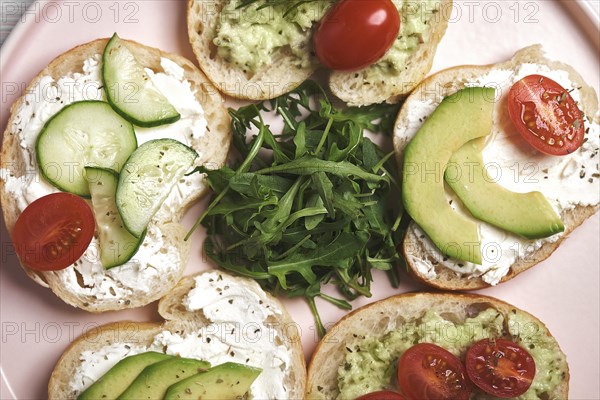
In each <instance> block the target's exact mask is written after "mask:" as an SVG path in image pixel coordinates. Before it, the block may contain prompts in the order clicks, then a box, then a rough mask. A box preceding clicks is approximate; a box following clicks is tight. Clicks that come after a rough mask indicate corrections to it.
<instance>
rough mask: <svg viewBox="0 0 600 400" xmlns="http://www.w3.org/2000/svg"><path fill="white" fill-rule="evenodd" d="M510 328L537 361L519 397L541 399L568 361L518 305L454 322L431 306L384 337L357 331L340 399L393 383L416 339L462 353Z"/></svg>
mask: <svg viewBox="0 0 600 400" xmlns="http://www.w3.org/2000/svg"><path fill="white" fill-rule="evenodd" d="M505 325H507V326H508V332H506V329H505ZM507 334H510V335H511V336H512V338H513V340H514V341H515V342H517V343H519V345H520V346H522V347H523V348H525V349H526V350H527V351H529V354H531V356H532V357H533V358H534V360H535V364H536V371H537V372H536V375H535V378H534V380H533V383H532V385H531V387H530V388H529V390H528V391H527V392H526V393H524V394H523V395H522V396H520V397H518V398H519V399H539V398H540V395H542V394H543V393H544V392H551V391H552V390H553V389H554V388H555V387H556V386H557V385H558V384H559V383H560V382H561V381H562V380H563V379H564V378H565V375H566V371H563V370H562V369H561V366H562V365H566V364H565V360H564V359H563V356H562V354H561V353H556V352H554V351H553V350H552V349H556V347H557V345H556V342H555V341H554V339H553V338H552V337H551V336H549V335H548V332H547V331H546V329H545V328H544V327H543V326H540V325H538V324H537V323H535V322H533V321H532V320H531V319H530V318H528V317H527V316H526V315H524V314H522V313H520V312H518V311H515V312H514V313H512V314H511V315H510V316H509V317H508V321H505V317H504V315H503V314H501V313H500V312H498V311H497V310H495V309H493V308H488V309H487V310H485V311H482V312H480V313H479V314H478V315H477V316H475V317H473V318H468V319H466V320H465V321H464V323H456V322H452V321H450V320H448V319H445V318H443V317H442V316H441V315H440V314H438V313H436V312H435V311H431V310H429V311H427V312H426V313H425V314H424V315H423V317H422V318H420V319H419V320H418V321H413V322H412V323H411V322H407V323H405V324H403V325H402V326H401V327H400V328H398V329H396V330H393V331H390V332H388V333H386V334H385V335H384V336H382V337H372V336H366V337H363V336H361V337H357V338H356V340H355V341H354V342H353V343H348V344H347V347H346V350H347V352H346V359H345V362H344V363H343V364H342V365H341V366H340V367H339V369H338V388H339V391H340V394H339V396H338V399H349V400H351V399H356V398H357V397H359V396H361V395H363V394H366V393H370V392H374V391H377V390H381V389H385V388H390V387H393V384H392V382H393V380H395V378H393V377H394V376H395V374H396V364H397V362H398V359H399V358H400V356H401V355H402V353H403V352H404V351H406V350H407V349H408V348H410V347H411V346H412V345H414V344H417V343H422V342H428V343H435V344H437V345H439V346H441V347H443V348H445V349H446V350H448V351H450V352H451V353H453V354H454V355H456V356H458V357H459V358H461V356H463V355H464V353H465V352H466V350H467V348H468V347H469V346H470V345H471V344H473V343H474V342H476V341H478V340H481V339H485V338H488V337H500V336H506V335H507ZM542 398H543V397H542Z"/></svg>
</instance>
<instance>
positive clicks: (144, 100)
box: [102, 33, 181, 127]
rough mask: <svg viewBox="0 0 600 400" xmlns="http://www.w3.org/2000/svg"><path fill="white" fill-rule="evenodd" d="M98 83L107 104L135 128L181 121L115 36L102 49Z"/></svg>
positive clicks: (173, 108) (133, 57)
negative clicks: (101, 81)
mask: <svg viewBox="0 0 600 400" xmlns="http://www.w3.org/2000/svg"><path fill="white" fill-rule="evenodd" d="M102 79H103V80H104V85H105V88H106V97H107V99H108V102H109V103H110V104H111V105H112V106H113V108H114V109H115V111H116V112H118V113H119V114H120V115H121V116H122V117H123V118H125V119H127V120H128V121H131V122H132V123H133V124H135V125H137V126H142V127H152V126H158V125H165V124H171V123H173V122H175V121H177V120H178V119H179V118H180V117H181V115H180V114H179V113H178V112H177V110H176V109H175V107H173V105H172V104H171V103H170V102H169V100H167V98H166V97H165V96H164V95H163V94H162V93H161V92H159V91H158V89H157V88H156V87H155V86H154V84H153V83H152V80H151V79H150V77H149V76H148V74H147V73H146V71H145V70H144V66H143V65H142V64H140V63H139V62H138V60H137V59H136V58H135V55H134V54H133V53H132V52H131V50H129V48H128V47H127V44H126V43H125V41H123V40H121V39H120V38H119V36H117V34H116V33H115V34H114V35H113V37H112V38H111V39H110V41H109V42H108V44H107V45H106V48H105V49H104V54H103V56H102Z"/></svg>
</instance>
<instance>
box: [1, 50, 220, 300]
mask: <svg viewBox="0 0 600 400" xmlns="http://www.w3.org/2000/svg"><path fill="white" fill-rule="evenodd" d="M107 42H108V40H107V39H99V40H95V41H93V42H90V43H86V44H83V45H81V46H78V47H75V48H74V49H71V50H69V51H67V52H66V53H64V54H62V55H60V56H58V57H57V58H56V59H54V60H53V61H52V62H51V63H50V64H49V65H48V66H47V67H46V68H45V69H44V70H42V71H41V72H40V73H39V74H38V75H37V76H36V77H35V78H34V79H33V81H32V82H31V83H30V85H29V87H28V88H27V89H26V90H25V92H24V93H25V94H26V95H24V96H23V97H21V98H20V99H18V100H17V101H16V102H15V103H14V104H13V105H12V108H11V117H10V119H9V121H8V125H7V128H6V131H5V132H4V138H3V142H2V153H1V155H2V167H3V170H2V176H1V179H0V200H1V202H2V211H3V214H4V220H5V222H6V226H7V229H8V231H9V232H11V231H12V228H13V226H14V224H15V222H16V220H17V218H18V216H19V215H20V212H21V209H22V208H23V207H24V205H23V204H19V202H20V201H21V200H19V198H18V196H17V195H15V190H17V191H18V190H20V191H22V190H24V189H22V188H20V187H18V185H19V184H21V183H22V182H26V179H27V176H28V175H31V172H32V171H31V170H29V169H31V168H32V167H33V168H36V169H37V165H36V161H35V151H34V149H33V148H31V146H29V145H24V143H25V141H24V140H22V138H20V136H19V131H18V130H19V124H20V123H21V122H20V118H21V117H20V116H19V113H20V111H21V110H23V108H24V107H26V104H25V103H26V102H28V99H27V98H26V97H27V93H29V94H30V95H34V96H46V91H47V90H48V88H47V87H43V88H40V85H47V84H48V81H49V78H48V77H50V78H51V82H54V81H57V80H59V79H60V78H63V77H67V76H69V77H73V76H77V74H81V73H82V72H83V66H84V62H85V61H86V60H89V59H90V58H93V57H97V58H99V55H100V56H101V55H102V53H103V51H104V47H105V46H106V43H107ZM127 43H128V47H129V48H130V49H131V51H132V52H133V53H134V54H135V56H136V58H137V59H138V60H139V61H140V62H141V63H142V64H143V65H144V66H146V67H148V68H150V69H152V70H153V71H155V72H163V69H162V66H161V58H166V59H169V60H171V61H173V62H175V63H176V64H177V65H179V66H180V67H181V68H183V71H184V78H185V79H186V80H187V81H188V82H189V83H190V85H191V89H192V91H193V92H194V93H195V96H196V99H197V101H198V102H199V103H200V104H201V105H202V108H203V110H204V117H205V118H206V120H207V132H206V134H205V135H203V136H200V137H199V138H194V139H191V143H190V144H191V146H192V147H193V148H194V149H195V150H196V151H197V152H198V154H199V157H198V160H197V161H198V164H202V165H212V166H220V165H222V164H223V163H224V162H225V158H226V156H227V152H228V148H229V144H230V141H231V132H230V127H229V121H230V120H229V116H228V114H227V111H226V109H225V107H224V106H223V100H222V98H221V96H220V95H219V92H218V91H217V90H216V89H215V88H214V86H212V84H211V83H210V82H209V81H208V79H207V78H206V77H205V76H204V74H203V73H202V72H200V71H199V70H198V68H197V67H195V66H194V64H192V63H191V62H190V61H188V60H186V59H185V58H183V57H181V56H178V55H175V54H168V53H165V52H162V51H160V50H158V49H155V48H151V47H147V46H144V45H142V44H139V43H136V42H131V41H127ZM98 84H99V85H101V83H98ZM36 99H37V100H39V98H36ZM52 100H54V99H52ZM66 103H67V102H65V105H66ZM50 117H51V115H46V116H44V117H42V119H44V118H45V120H47V119H48V118H50ZM45 120H42V121H41V122H40V125H43V123H44V122H45ZM40 129H41V126H40ZM163 129H168V126H167V128H164V127H163ZM38 133H39V132H38ZM38 177H39V172H38ZM38 179H40V180H43V178H41V177H39V178H38ZM186 179H188V178H186ZM189 179H196V178H195V177H194V178H189ZM12 185H17V188H16V189H15V187H12ZM185 185H187V181H186V183H185ZM190 187H191V188H192V189H189V187H188V189H186V190H185V195H181V196H179V199H177V201H176V202H175V204H176V206H175V209H172V210H171V213H170V214H168V215H169V217H168V218H166V217H165V215H167V214H161V215H160V216H159V215H158V214H157V216H156V217H155V219H154V220H153V221H152V222H151V223H150V226H149V228H148V231H149V232H150V231H153V230H154V231H155V232H158V233H157V234H156V236H157V238H155V239H156V240H155V241H154V242H152V243H150V242H149V240H150V239H148V238H147V239H146V240H145V242H144V243H143V244H142V247H143V248H145V249H144V251H145V252H147V253H149V254H150V257H152V255H153V254H160V253H161V251H162V252H167V250H168V252H170V253H171V256H170V257H171V259H172V260H173V262H172V263H171V265H169V266H168V268H166V269H165V270H164V271H163V272H164V273H162V274H158V273H156V274H152V276H150V277H149V278H148V279H146V280H144V279H141V281H139V282H137V284H134V285H129V286H124V285H123V284H122V282H121V281H120V278H119V276H120V274H125V273H128V272H127V271H124V268H125V267H123V268H122V267H116V268H113V269H111V270H107V271H105V270H104V269H103V268H101V267H100V268H96V269H95V270H94V271H91V272H90V271H87V272H86V273H89V274H90V275H91V276H93V279H91V278H90V279H91V281H90V280H89V279H86V278H85V277H84V276H83V272H82V271H80V270H78V269H77V268H76V267H74V266H70V267H68V268H66V269H64V270H60V271H48V272H43V271H34V270H31V269H28V268H26V267H23V268H24V269H25V271H26V273H27V274H28V275H29V276H30V277H31V278H32V279H33V280H34V281H36V282H37V283H38V284H40V285H42V286H45V287H49V288H50V289H52V291H53V292H54V293H55V294H56V295H57V296H58V297H60V298H61V299H62V300H63V301H65V302H66V303H68V304H71V305H73V306H75V307H79V308H82V309H84V310H87V311H92V312H102V311H109V310H119V309H123V308H131V307H139V306H143V305H145V304H148V303H150V302H152V301H155V300H157V299H159V298H161V297H162V296H164V295H165V294H166V293H167V292H168V291H169V290H170V289H171V288H172V287H173V286H174V285H175V284H176V283H177V281H178V280H179V278H180V277H181V275H182V273H183V270H184V269H185V266H186V264H187V260H188V255H189V243H186V242H184V241H183V237H184V236H185V233H186V230H185V228H184V227H183V226H182V225H181V224H179V221H180V220H181V218H182V217H183V214H184V212H185V210H186V209H187V208H188V207H189V206H190V205H191V204H193V203H195V202H196V201H197V200H198V199H199V198H200V197H201V196H202V195H203V194H204V193H206V192H207V190H208V185H207V184H206V183H205V182H204V180H202V181H201V182H199V183H198V184H197V185H196V186H190ZM158 241H160V242H161V243H159V244H158V245H156V243H158ZM140 251H141V250H140ZM132 272H135V271H129V273H130V274H131V273H132Z"/></svg>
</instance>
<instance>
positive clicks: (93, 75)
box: [0, 54, 207, 303]
mask: <svg viewBox="0 0 600 400" xmlns="http://www.w3.org/2000/svg"><path fill="white" fill-rule="evenodd" d="M101 59H102V57H101V55H99V54H97V55H95V56H93V57H91V58H89V59H87V60H85V61H84V63H83V68H82V72H81V73H73V74H69V75H67V76H64V77H61V78H60V79H58V80H54V79H53V78H52V77H50V76H44V77H42V78H41V79H40V80H39V81H38V83H37V84H36V85H35V86H33V87H32V88H30V89H28V91H27V93H26V94H25V98H24V101H23V102H22V104H21V105H20V107H19V108H18V109H17V110H16V112H15V116H14V119H13V125H12V126H11V127H10V130H11V132H13V133H15V134H16V135H17V138H18V140H19V144H20V148H21V159H22V162H23V164H24V165H23V167H22V166H10V165H3V166H2V167H3V168H2V169H1V170H0V178H1V179H2V180H3V181H4V182H5V189H6V190H7V191H8V192H10V193H11V195H12V196H13V197H14V198H15V199H17V205H18V208H19V211H21V212H22V211H23V210H24V209H25V208H26V207H27V206H28V205H29V204H30V203H32V202H33V201H35V200H36V199H38V198H40V197H42V196H45V195H48V194H50V193H54V192H57V191H58V189H56V188H55V187H54V186H52V185H50V184H49V183H47V182H46V181H45V180H44V179H43V178H42V176H41V174H40V172H39V170H38V168H37V162H36V159H35V143H36V139H37V137H38V135H39V133H40V131H41V129H42V128H43V126H44V124H45V123H46V122H47V121H48V120H49V119H50V117H52V116H53V115H54V114H56V113H57V112H58V111H60V110H61V109H62V108H63V107H65V106H66V105H68V104H70V103H73V102H76V101H81V100H105V93H104V89H103V88H102V76H101V74H102V61H101ZM161 68H162V70H163V71H162V72H155V71H152V70H150V69H147V70H146V72H147V73H148V75H149V77H150V79H151V80H152V83H153V84H154V85H155V86H156V88H157V89H158V90H159V91H160V92H161V93H162V94H163V95H165V96H166V97H167V99H168V100H169V101H170V102H171V104H173V106H174V107H175V108H176V109H177V111H178V112H179V113H180V114H181V118H180V119H179V120H178V121H177V122H175V123H173V124H170V125H163V126H159V127H155V128H139V127H135V133H136V137H137V140H138V144H141V143H144V142H147V141H149V140H152V139H157V138H165V137H168V138H173V139H176V140H179V141H181V142H183V143H185V144H187V145H188V146H191V145H192V144H194V142H195V141H197V140H198V139H199V138H200V137H202V136H203V135H205V133H206V131H207V129H206V126H207V121H206V118H205V115H204V111H203V109H202V106H201V105H200V103H199V102H198V101H197V100H196V97H195V93H194V91H193V89H192V86H191V83H190V82H189V81H187V80H186V79H185V77H184V70H183V68H181V67H180V66H179V65H177V64H176V63H175V62H173V61H171V60H169V59H167V58H161ZM196 147H197V146H196ZM18 170H23V171H24V174H23V175H21V176H16V174H15V172H14V171H18ZM203 185H204V182H203V177H202V176H201V175H200V174H193V175H190V176H188V177H184V178H183V179H181V180H180V181H179V182H178V183H177V185H176V186H175V187H174V188H173V190H172V191H171V193H170V194H169V196H168V197H167V199H166V200H165V202H164V204H163V205H162V207H161V209H160V210H159V211H158V212H157V214H156V215H155V217H154V218H153V220H152V222H151V223H150V225H149V227H148V233H147V235H146V237H145V239H144V241H143V243H142V245H141V246H140V250H139V251H138V253H137V254H136V255H135V256H134V257H133V258H132V260H130V261H129V262H127V263H126V264H124V265H122V266H120V267H116V268H112V269H110V270H105V269H104V268H103V267H102V264H101V263H100V257H99V254H98V249H99V246H98V241H97V238H94V239H92V242H91V243H90V246H89V247H88V249H87V251H86V252H85V253H84V255H83V256H82V257H81V258H80V259H79V260H78V261H76V262H75V264H74V265H72V266H70V267H68V268H66V269H64V270H61V271H56V272H55V273H56V274H58V275H59V276H60V278H61V280H62V281H64V283H65V285H66V287H67V289H68V290H69V291H71V292H73V293H78V294H84V295H89V296H94V297H96V298H97V299H98V300H100V301H101V300H103V299H112V300H116V301H118V302H120V303H126V302H127V298H128V297H130V296H132V295H135V294H140V293H148V292H149V291H150V290H152V288H153V287H156V286H157V285H158V284H159V283H160V280H161V279H162V278H163V277H164V275H165V274H169V273H170V272H171V271H172V270H174V269H176V268H178V266H179V265H180V264H181V262H183V260H182V259H181V254H180V251H179V250H178V249H177V248H175V247H173V246H168V245H166V244H165V242H164V239H163V237H162V235H163V232H162V230H161V228H160V227H161V226H163V224H164V223H167V222H171V221H177V220H178V218H179V215H177V213H178V212H181V206H182V204H183V203H184V202H185V201H186V200H187V199H188V198H189V196H190V195H192V194H193V193H197V192H198V190H199V189H200V188H201V187H202V186H203Z"/></svg>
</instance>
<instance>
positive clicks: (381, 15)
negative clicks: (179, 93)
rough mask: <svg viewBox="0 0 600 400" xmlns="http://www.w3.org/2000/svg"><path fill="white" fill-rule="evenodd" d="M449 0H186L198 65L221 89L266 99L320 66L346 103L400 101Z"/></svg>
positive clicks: (439, 29) (422, 69)
mask: <svg viewBox="0 0 600 400" xmlns="http://www.w3.org/2000/svg"><path fill="white" fill-rule="evenodd" d="M451 11H452V0H419V1H412V0H370V1H364V0H339V1H335V0H311V1H300V0H294V1H264V0H189V1H188V32H189V38H190V43H191V44H192V48H193V50H194V53H195V54H196V57H197V59H198V62H199V65H200V68H201V69H202V70H203V71H204V72H205V73H206V75H207V76H208V77H209V79H210V80H211V81H212V82H213V83H214V84H215V86H217V87H218V88H219V89H220V90H221V91H222V92H224V93H226V94H228V95H230V96H233V97H237V98H243V99H254V100H264V99H271V98H274V97H277V96H279V95H281V94H283V93H285V92H288V91H290V90H292V89H293V88H295V87H297V86H298V85H299V84H300V83H302V82H303V81H304V80H305V79H307V78H308V77H309V76H310V75H311V74H312V73H313V72H315V71H316V70H317V69H318V68H319V67H321V66H324V67H326V68H328V69H330V70H332V72H331V76H330V79H329V86H330V88H331V91H332V92H333V93H334V94H335V95H336V96H338V97H339V98H340V99H342V100H343V101H345V102H346V103H348V104H349V105H366V104H372V103H380V102H383V101H388V102H397V101H398V100H399V98H400V97H401V96H402V95H405V94H407V93H409V92H410V91H411V90H412V89H413V88H414V87H415V86H416V85H417V84H418V82H420V81H421V80H422V79H423V78H424V77H425V75H426V74H427V72H429V69H430V68H431V64H432V62H433V56H434V54H435V51H436V48H437V45H438V43H439V41H440V40H441V38H442V36H443V35H444V33H445V31H446V27H447V25H448V19H449V17H450V14H451Z"/></svg>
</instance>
